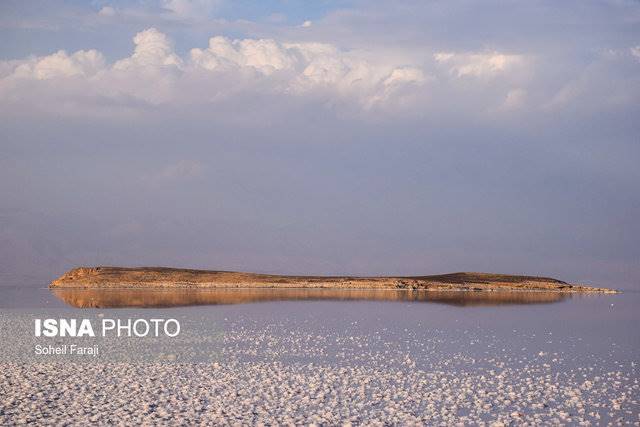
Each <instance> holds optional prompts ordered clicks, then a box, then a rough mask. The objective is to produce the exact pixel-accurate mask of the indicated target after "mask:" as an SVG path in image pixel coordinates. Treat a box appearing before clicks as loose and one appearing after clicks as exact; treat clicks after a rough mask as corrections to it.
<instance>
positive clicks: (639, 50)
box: [629, 45, 640, 60]
mask: <svg viewBox="0 0 640 427" xmlns="http://www.w3.org/2000/svg"><path fill="white" fill-rule="evenodd" d="M629 50H630V51H631V55H633V56H635V57H636V59H638V60H640V45H638V46H634V47H632V48H630V49H629Z"/></svg>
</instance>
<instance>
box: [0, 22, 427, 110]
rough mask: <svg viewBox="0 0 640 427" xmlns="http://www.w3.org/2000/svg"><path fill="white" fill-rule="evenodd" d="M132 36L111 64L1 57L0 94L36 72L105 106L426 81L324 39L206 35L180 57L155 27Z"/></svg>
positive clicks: (332, 92) (380, 89) (364, 103)
mask: <svg viewBox="0 0 640 427" xmlns="http://www.w3.org/2000/svg"><path fill="white" fill-rule="evenodd" d="M133 43H134V46H135V47H134V51H133V53H132V54H131V56H129V57H126V58H123V59H120V60H118V61H115V62H114V63H113V64H111V65H110V64H107V63H106V61H105V59H104V56H103V55H102V54H101V53H100V52H98V51H96V50H89V51H78V52H76V53H73V54H71V55H69V54H67V53H66V52H64V51H59V52H57V53H54V54H52V55H48V56H44V57H39V58H29V59H26V60H22V61H4V62H2V61H0V73H1V74H0V76H2V75H4V77H3V78H0V95H2V94H3V93H5V94H8V93H11V91H12V90H14V92H13V95H14V96H13V97H12V99H14V100H15V99H23V98H24V99H26V98H25V96H23V95H26V93H25V92H28V91H29V90H30V89H29V85H28V84H27V85H26V84H24V83H25V82H26V81H27V80H28V79H37V80H51V81H52V82H51V83H50V85H48V86H47V87H46V89H47V91H48V92H50V93H55V97H56V100H57V101H59V100H61V99H62V100H64V101H65V102H66V104H68V105H70V104H72V103H73V102H82V103H87V102H89V99H90V98H97V99H99V100H100V103H101V104H104V103H105V101H107V100H112V101H110V102H109V103H110V104H111V105H115V104H121V103H123V102H124V103H128V104H136V103H139V102H142V103H147V104H150V105H160V104H166V103H171V104H176V105H185V104H189V103H196V104H197V103H202V102H216V101H215V100H220V99H225V97H226V96H230V94H232V93H237V92H238V91H244V92H247V91H248V92H251V91H252V90H255V88H257V87H260V88H261V89H260V90H262V91H267V92H271V93H273V94H280V95H285V96H298V97H299V96H305V94H310V93H314V94H320V93H322V96H323V97H325V98H326V97H329V98H331V97H333V98H335V99H340V102H348V103H352V104H353V105H355V106H358V105H359V106H360V107H370V106H372V105H374V104H375V105H380V104H381V103H384V102H386V101H388V100H390V99H391V98H393V97H397V96H404V95H402V94H403V91H402V90H401V89H402V88H403V87H408V86H414V87H415V86H416V85H422V84H423V83H425V81H426V79H425V77H424V72H423V71H422V70H421V69H420V68H417V67H412V66H405V65H403V64H394V63H393V61H390V60H387V61H385V59H384V58H379V59H376V61H371V60H367V59H365V57H364V56H363V55H362V53H361V52H352V51H342V50H340V49H338V48H337V47H335V46H333V45H329V44H322V43H281V42H278V41H276V40H272V39H241V40H232V39H228V38H226V37H220V36H218V37H212V38H211V39H210V40H209V45H208V47H207V48H205V49H201V48H194V49H191V51H190V53H189V55H188V57H187V58H185V59H183V58H181V57H180V56H178V55H177V54H176V53H175V51H174V49H173V45H172V43H171V41H170V40H169V38H168V37H167V36H166V35H165V34H163V33H161V32H160V31H158V30H157V29H155V28H149V29H147V30H144V31H141V32H139V33H138V34H136V35H135V37H134V38H133ZM66 77H74V78H77V79H79V80H78V81H77V82H75V83H73V84H72V83H70V82H67V83H65V84H58V83H57V82H53V80H55V79H58V78H66ZM20 82H22V84H20ZM196 82H197V83H196ZM15 91H23V92H21V93H18V92H15ZM225 94H227V95H225ZM34 96H35V92H34ZM373 99H375V100H376V101H375V102H374V103H372V100H373ZM127 100H128V101H127ZM41 101H42V102H40V103H39V104H40V105H42V106H43V107H46V102H45V100H44V99H42V100H41ZM57 101H56V102H57ZM114 102H115V104H114ZM0 105H1V101H0ZM85 107H86V108H90V107H91V105H85V106H79V107H78V110H79V111H82V110H83V108H85ZM52 108H53V106H52Z"/></svg>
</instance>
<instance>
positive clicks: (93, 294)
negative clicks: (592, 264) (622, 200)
mask: <svg viewBox="0 0 640 427" xmlns="http://www.w3.org/2000/svg"><path fill="white" fill-rule="evenodd" d="M0 301H1V302H0V305H1V307H2V309H5V310H6V309H8V308H10V307H11V308H13V309H15V308H16V307H19V308H21V309H23V310H26V311H30V310H36V312H37V311H38V310H44V311H46V310H53V311H55V310H64V312H65V313H71V314H69V315H71V316H89V317H91V316H97V315H103V316H109V315H110V313H121V314H122V313H126V315H127V316H130V315H137V316H147V314H148V313H152V312H153V313H154V315H156V314H155V313H161V314H162V315H164V316H165V317H176V318H180V319H183V320H184V322H185V328H189V327H191V326H188V325H195V324H198V325H200V326H202V325H204V326H205V331H204V332H198V334H200V335H198V334H196V335H198V336H200V338H204V335H206V334H207V332H206V329H207V328H210V330H211V331H212V332H213V331H215V332H216V333H220V337H219V340H218V341H215V340H214V341H215V345H217V351H218V352H217V355H216V359H215V361H214V360H211V361H210V362H211V363H213V362H215V363H216V364H215V365H214V370H216V371H215V372H217V374H216V375H215V376H214V377H209V376H208V375H209V374H210V373H211V371H210V370H211V369H212V368H211V367H210V366H211V365H210V364H209V365H206V366H207V367H204V366H203V365H198V364H189V365H166V364H164V365H153V367H152V368H149V369H150V372H151V371H153V370H154V369H160V370H161V371H162V372H164V374H166V375H169V374H170V375H180V376H181V378H188V380H186V381H188V382H193V383H194V384H193V385H194V387H196V384H200V382H201V381H208V382H209V383H210V385H211V386H212V387H213V386H215V387H218V390H219V391H220V390H226V391H228V392H229V393H230V394H234V393H238V392H239V391H238V390H240V389H243V387H244V388H246V385H247V384H249V383H253V384H254V385H253V386H252V387H256V389H261V390H262V388H263V387H264V388H265V390H267V389H269V387H276V388H277V387H281V388H283V389H282V390H281V392H282V393H283V394H282V396H285V397H286V396H288V394H287V393H289V392H291V390H290V388H291V387H294V385H293V384H294V383H296V382H297V381H303V379H304V381H320V383H321V384H325V385H326V384H331V387H332V388H331V389H332V390H336V393H338V395H339V396H342V397H341V399H344V398H347V397H348V398H349V399H351V401H352V403H351V404H352V405H355V406H354V408H355V407H357V402H361V404H362V406H361V407H360V409H359V412H358V411H355V416H356V420H357V421H359V422H366V421H367V420H368V421H372V420H386V421H387V422H429V423H436V422H445V423H451V422H457V421H461V422H474V421H501V422H505V423H508V422H513V421H516V422H519V421H528V422H531V423H546V422H563V423H576V422H581V421H589V422H592V423H602V422H629V423H634V422H638V421H639V418H638V408H639V404H638V399H639V395H638V393H639V385H638V372H637V369H638V368H637V366H638V364H639V363H640V352H639V349H640V329H639V328H638V325H639V324H640V322H639V321H640V312H639V311H638V309H637V308H638V307H639V303H640V293H638V292H634V291H627V292H624V293H621V294H615V295H601V294H599V295H578V294H557V293H517V292H516V293H514V292H500V293H498V292H496V293H480V292H476V293H467V292H437V293H435V292H434V293H430V292H421V291H395V290H394V291H366V290H364V291H362V290H357V291H356V290H348V291H336V290H312V291H309V290H256V289H249V290H242V289H240V290H238V289H233V290H218V291H210V290H207V291H197V292H193V291H184V290H179V291H141V290H126V291H113V290H110V291H95V290H58V291H56V292H52V291H50V290H48V289H46V288H8V287H5V288H0ZM145 307H146V308H145ZM189 321H191V323H189ZM190 337H191V338H190V339H192V338H193V335H190ZM197 341H198V340H197V339H196V342H195V343H192V344H193V345H196V346H197V345H199V344H198V342H197ZM127 369H128V368H127ZM217 370H220V371H217ZM266 372H271V374H268V375H267V374H266ZM156 374H157V372H156ZM87 375H88V374H87ZM140 375H142V377H144V376H145V375H146V374H144V373H141V374H140ZM149 375H150V374H149ZM154 375H155V374H154ZM273 375H280V376H281V378H280V380H278V381H277V382H276V383H275V384H274V383H273ZM318 375H320V379H319V380H318V379H317V378H316V377H317V376H318ZM198 378H200V379H198ZM202 378H208V379H207V380H204V379H202ZM220 378H226V380H225V381H226V382H224V384H223V383H219V382H218V381H221V380H220ZM314 378H315V380H314ZM363 378H366V381H369V382H367V383H366V384H367V386H366V387H365V388H366V390H364V391H362V393H360V392H359V391H357V390H355V389H353V390H352V388H350V387H351V386H352V385H353V384H355V383H356V382H358V381H365V380H364V379H363ZM240 379H242V380H240ZM86 380H87V381H89V379H86ZM92 381H104V379H92ZM141 381H142V380H141ZM149 381H151V380H149ZM154 381H155V380H154ZM198 381H200V382H198ZM345 381H346V382H345ZM436 383H437V384H438V385H437V386H436ZM463 384H464V385H463ZM34 387H35V385H34ZM354 387H355V386H354ZM294 388H295V387H294ZM354 390H355V391H354ZM385 390H393V393H391V395H389V396H388V398H384V399H383V398H381V397H380V396H383V395H384V396H386V395H385V393H386V392H385ZM481 390H482V392H481ZM267 391H268V390H267ZM267 391H265V393H267ZM296 393H298V394H299V396H305V395H306V394H308V393H310V391H309V390H308V387H306V386H304V385H303V384H302V383H300V391H298V392H296ZM354 393H355V394H354ZM414 393H417V394H420V395H421V396H422V397H420V398H418V399H417V400H416V398H415V396H414V397H411V398H409V397H408V396H412V394H414ZM443 393H444V394H443ZM298 394H295V395H293V396H289V398H284V397H282V396H272V397H271V398H268V399H266V398H265V399H266V400H265V401H264V402H263V403H260V405H264V409H265V411H267V414H268V417H267V415H265V417H266V418H264V419H272V420H274V421H280V422H283V421H285V420H286V418H279V417H281V416H282V417H284V415H282V414H289V415H290V416H291V417H293V418H292V419H293V420H295V419H296V416H297V417H299V418H297V419H298V420H299V421H304V420H308V419H309V418H305V417H306V416H307V415H308V412H309V411H311V412H313V413H317V414H324V413H325V412H326V411H329V412H331V411H334V410H337V409H336V408H333V407H332V406H331V405H332V403H331V402H325V401H322V402H316V404H315V406H314V405H312V404H311V403H309V402H313V399H312V398H313V396H307V397H308V399H307V400H304V397H300V399H302V400H300V401H299V402H298V400H297V399H298ZM399 396H404V398H403V399H400V397H399ZM461 396H462V397H461ZM248 398H249V397H248ZM211 399H212V400H211V401H210V404H212V405H213V404H214V403H213V402H217V400H215V398H214V397H211ZM292 399H293V400H292ZM309 399H311V400H309ZM376 399H378V400H376ZM380 399H382V400H381V401H380ZM385 399H386V400H385ZM447 399H448V400H449V401H450V404H451V405H452V407H453V408H454V409H452V410H451V411H448V412H447V411H445V412H441V407H442V405H443V404H444V403H443V402H444V401H447ZM338 401H340V399H338ZM373 401H376V402H378V403H377V404H376V405H377V406H376V405H373V404H372V403H371V402H373ZM291 402H298V403H296V404H295V405H294V406H292V407H291V408H289V406H287V405H290V404H291ZM305 402H306V403H305ZM478 402H481V404H480V403H478ZM229 405H231V406H230V407H233V408H235V406H234V405H235V403H234V404H229V403H227V404H226V406H225V407H226V408H227V409H229V408H230V407H229ZM247 405H249V406H247ZM251 405H254V406H255V403H253V404H250V403H248V401H240V400H239V401H238V402H237V408H236V409H237V411H238V414H240V415H238V416H240V417H244V416H245V415H243V414H244V413H245V412H243V411H247V410H248V409H247V408H248V407H251ZM296 405H297V406H296ZM372 405H373V406H372ZM380 405H382V406H380ZM430 405H431V406H430ZM434 405H435V406H434ZM478 405H480V406H478ZM487 405H488V406H487ZM485 406H486V407H485ZM292 408H294V409H295V408H298V409H295V410H294V409H292ZM331 408H333V409H331ZM381 408H382V409H381ZM390 408H391V409H390ZM394 408H395V409H394ZM483 408H484V409H483ZM229 410H230V409H229ZM325 410H326V411H325ZM392 410H393V411H395V412H393V411H392ZM269 411H271V412H269ZM291 411H293V412H291ZM296 411H298V412H296ZM323 411H324V412H323ZM381 411H382V412H381ZM389 411H391V412H389ZM249 412H250V413H253V412H251V411H249ZM289 412H291V413H289ZM305 413H307V415H305ZM206 414H209V415H211V413H210V412H206V411H205V413H204V414H201V415H202V416H209V415H206ZM278 414H280V415H278ZM296 414H297V415H296ZM398 414H403V415H402V417H405V418H402V417H401V418H397V416H399V415H398ZM514 414H515V415H514ZM289 415H288V416H289ZM318 416H320V415H318ZM323 416H324V415H323ZM252 417H254V418H240V419H241V420H242V421H243V422H255V421H256V420H260V419H262V418H255V416H254V415H252ZM269 417H275V418H269ZM300 417H301V418H300ZM350 417H351V415H350ZM394 417H396V418H394ZM465 417H466V418H465ZM200 419H201V421H212V420H213V421H215V420H216V418H200ZM321 419H322V420H324V422H337V421H340V420H344V419H347V418H339V419H331V418H321ZM349 419H350V418H349ZM150 420H155V421H158V420H157V419H154V418H151V419H150ZM218 421H220V419H218Z"/></svg>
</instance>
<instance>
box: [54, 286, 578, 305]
mask: <svg viewBox="0 0 640 427" xmlns="http://www.w3.org/2000/svg"><path fill="white" fill-rule="evenodd" d="M51 291H52V292H53V294H54V295H55V296H56V297H58V298H59V299H60V300H62V301H64V302H65V303H66V304H69V305H71V306H73V307H77V308H125V307H138V308H159V307H181V306H190V305H217V304H245V303H255V302H265V301H294V300H372V301H401V302H425V303H429V302H431V303H441V304H449V305H455V306H493V305H512V304H547V303H553V302H558V301H562V300H564V299H566V298H568V297H570V296H571V295H570V294H564V293H559V292H522V291H520V292H513V291H512V292H509V291H496V292H473V291H471V292H461V291H420V290H395V289H291V288H289V289H272V288H270V289H255V288H252V289H162V290H160V289H158V290H155V289H154V290H151V289H52V290H51Z"/></svg>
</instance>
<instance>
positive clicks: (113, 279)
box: [50, 267, 616, 293]
mask: <svg viewBox="0 0 640 427" xmlns="http://www.w3.org/2000/svg"><path fill="white" fill-rule="evenodd" d="M50 287H51V288H90V289H118V288H142V289H155V288H157V289H171V288H187V289H189V288H194V289H215V288H313V289H321V288H330V289H406V290H433V291H445V290H460V291H505V290H509V291H555V292H599V293H615V292H616V291H615V290H613V289H607V288H597V287H590V286H583V285H574V284H570V283H567V282H563V281H561V280H558V279H553V278H550V277H538V276H516V275H508V274H491V273H450V274H440V275H430V276H393V277H383V276H380V277H356V276H284V275H272V274H258V273H243V272H233V271H211V270H192V269H180V268H166V267H78V268H74V269H72V270H70V271H68V272H67V273H65V274H63V275H62V276H60V277H59V278H58V279H56V280H54V281H53V282H51V284H50Z"/></svg>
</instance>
